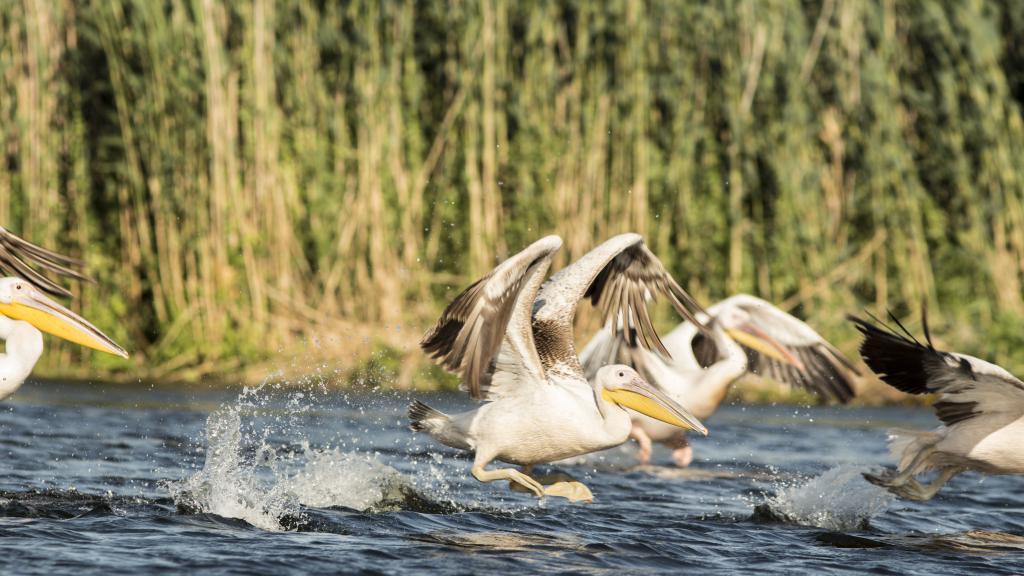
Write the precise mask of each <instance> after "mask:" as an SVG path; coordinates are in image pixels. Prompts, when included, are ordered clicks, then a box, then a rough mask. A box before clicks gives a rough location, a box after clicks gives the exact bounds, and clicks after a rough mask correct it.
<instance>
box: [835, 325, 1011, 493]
mask: <svg viewBox="0 0 1024 576" xmlns="http://www.w3.org/2000/svg"><path fill="white" fill-rule="evenodd" d="M890 316H892V315H891V314H890ZM892 319H893V321H895V322H896V324H897V326H899V328H900V329H901V330H902V331H903V332H904V333H905V334H906V336H904V335H903V334H900V333H899V332H896V331H895V330H893V329H891V328H889V327H888V326H885V327H884V329H883V328H881V327H879V326H877V325H875V324H872V323H870V322H867V321H865V320H862V319H860V318H855V317H852V316H851V317H850V320H852V321H853V322H854V323H856V325H857V328H858V329H859V330H860V331H861V332H862V333H863V334H864V342H863V343H862V344H861V346H860V355H861V357H863V358H864V362H866V363H867V365H868V366H869V367H870V368H871V370H873V371H874V372H875V373H876V374H878V376H879V377H880V378H881V379H882V380H883V381H884V382H885V383H886V384H888V385H890V386H892V387H893V388H896V389H897V390H902V391H903V392H909V393H911V394H929V393H936V394H939V400H938V401H937V402H935V404H934V407H935V412H936V414H938V416H939V420H941V421H942V425H941V426H939V427H938V428H936V429H935V430H932V431H915V430H891V431H890V437H889V438H890V440H889V448H890V450H891V451H892V453H893V455H894V456H896V458H898V460H899V466H898V468H897V469H896V470H895V471H893V470H886V471H885V472H883V473H881V474H878V475H875V474H864V477H865V478H866V479H867V480H868V481H869V482H871V483H872V484H876V485H878V486H882V487H884V488H888V489H889V491H890V492H892V493H894V494H896V495H897V496H901V497H903V498H909V499H912V500H929V499H931V498H932V497H933V496H935V494H937V493H938V492H939V490H940V489H941V488H942V487H943V486H944V485H945V484H946V482H948V481H949V479H950V478H952V477H953V476H956V475H957V474H959V473H961V472H964V471H966V470H975V471H978V472H982V473H985V474H1024V450H1021V446H1022V445H1024V382H1021V381H1020V379H1018V378H1017V377H1015V376H1014V375H1012V374H1010V373H1009V372H1007V371H1006V370H1004V369H1003V368H1002V367H1000V366H996V365H995V364H992V363H990V362H986V361H984V360H979V359H978V358H975V357H973V356H968V355H966V354H958V353H955V352H943V351H941V350H937V349H936V348H935V346H933V345H932V338H931V334H929V332H928V322H927V319H926V318H925V314H924V313H922V324H923V325H924V335H925V344H921V343H920V342H918V341H917V339H915V338H914V337H913V335H912V334H911V333H910V332H909V331H908V330H907V329H906V328H905V327H904V326H903V324H902V323H900V321H899V320H898V319H897V318H896V317H895V316H892ZM879 324H881V323H880V322H879ZM883 326H884V325H883ZM929 470H938V476H937V477H936V478H935V479H934V480H933V481H932V482H931V483H930V484H923V485H922V484H921V482H920V481H918V479H917V478H915V477H914V476H915V475H917V474H922V473H924V472H927V471H929Z"/></svg>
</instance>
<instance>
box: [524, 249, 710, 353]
mask: <svg viewBox="0 0 1024 576" xmlns="http://www.w3.org/2000/svg"><path fill="white" fill-rule="evenodd" d="M659 294H660V295H663V296H665V297H667V298H668V300H669V302H671V303H672V305H673V307H675V309H676V310H677V311H678V312H679V314H681V315H682V316H683V317H685V318H687V319H689V320H691V321H695V320H694V316H693V314H694V313H696V312H697V311H698V310H700V306H699V305H698V304H697V303H696V301H694V300H693V298H691V297H690V295H689V294H687V293H686V291H685V290H683V288H682V287H681V286H679V284H678V283H676V281H675V280H674V279H673V278H672V276H671V275H670V274H669V273H668V271H667V270H665V267H664V266H663V265H662V264H661V261H659V260H658V258H657V257H656V256H655V255H654V254H653V253H652V252H651V251H650V250H649V249H648V248H647V246H646V245H644V241H643V238H642V237H641V236H640V235H639V234H620V235H618V236H615V237H614V238H611V239H610V240H608V241H606V242H604V243H603V244H601V245H600V246H598V247H597V248H594V249H593V250H591V251H590V252H588V253H587V254H585V255H584V256H583V257H582V258H580V259H579V260H577V261H576V262H574V263H572V264H570V265H569V266H566V267H565V268H563V269H562V270H559V271H558V273H557V274H555V275H554V276H552V277H551V279H550V280H549V281H548V282H547V283H546V284H545V285H544V287H543V288H542V289H541V293H540V296H539V297H538V309H537V310H535V311H534V331H535V332H537V335H538V338H542V339H543V340H544V342H543V343H542V344H541V346H540V355H541V360H542V361H543V362H544V363H545V366H550V365H552V364H555V363H566V364H568V365H569V366H571V367H573V368H579V369H580V370H582V368H580V367H579V362H578V359H577V358H576V352H575V347H574V346H573V342H572V340H573V338H572V335H573V334H572V323H573V318H574V317H575V315H576V306H577V304H578V302H579V301H580V300H581V299H583V298H590V301H591V302H592V303H593V304H594V305H596V306H598V308H599V309H600V310H601V316H602V322H603V323H604V324H605V325H609V326H611V329H612V332H613V334H614V335H615V337H616V338H622V339H624V340H625V342H626V343H627V344H628V345H630V346H633V347H635V346H637V345H638V344H639V345H641V346H643V347H644V348H646V349H648V350H656V351H657V352H659V353H661V354H662V355H663V356H665V357H666V358H667V357H669V356H670V354H669V352H668V350H666V349H665V345H664V344H663V343H662V342H661V338H659V337H658V333H657V332H656V331H655V329H654V324H653V323H652V322H651V318H650V314H649V313H648V310H647V302H648V300H651V299H653V298H654V297H655V296H656V295H659ZM698 325H701V324H699V323H698ZM701 326H702V325H701Z"/></svg>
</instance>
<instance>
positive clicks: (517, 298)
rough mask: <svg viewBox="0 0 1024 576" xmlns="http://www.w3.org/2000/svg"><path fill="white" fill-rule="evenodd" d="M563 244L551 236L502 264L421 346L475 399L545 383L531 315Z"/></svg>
mask: <svg viewBox="0 0 1024 576" xmlns="http://www.w3.org/2000/svg"><path fill="white" fill-rule="evenodd" d="M561 246H562V240H561V238H559V237H558V236H548V237H545V238H542V239H540V240H538V241H537V242H534V243H533V244H531V245H530V246H528V247H527V248H526V249H525V250H523V251H522V252H520V253H518V254H516V255H515V256H513V257H511V258H509V259H508V260H505V261H504V262H502V263H501V264H499V265H498V267H497V268H495V269H494V270H492V271H491V272H490V273H488V274H487V275H486V276H484V277H483V278H481V279H479V280H477V281H476V282H474V283H473V284H472V285H471V286H470V287H469V288H466V290H465V291H464V292H462V293H461V294H459V295H458V296H457V297H456V298H455V300H453V301H452V302H451V303H450V304H449V305H448V307H447V308H445V310H444V312H443V313H442V314H441V318H440V319H439V320H438V321H437V324H436V325H434V327H433V328H431V329H430V331H428V332H427V334H426V335H425V336H424V337H423V340H422V341H421V342H420V347H421V348H423V351H424V352H426V353H427V354H428V355H429V356H430V357H431V358H433V359H434V360H435V361H436V362H437V363H438V364H440V365H441V366H444V367H445V368H446V369H448V370H449V371H451V372H453V373H455V374H458V375H460V376H462V379H463V387H464V389H465V390H466V391H468V392H469V395H470V396H471V397H473V398H475V399H478V400H479V399H494V398H497V397H500V396H503V395H505V394H508V393H509V385H511V384H513V383H522V382H543V381H545V379H546V378H545V372H544V368H543V367H542V364H541V362H540V360H539V358H538V357H537V351H536V345H535V343H534V339H533V330H532V328H531V324H530V314H531V312H532V310H533V303H534V300H535V299H536V296H537V291H538V289H539V288H540V285H541V284H542V283H543V281H544V275H545V274H546V273H547V269H548V267H549V266H550V265H551V257H552V256H553V255H554V253H555V252H557V251H558V250H559V248H561Z"/></svg>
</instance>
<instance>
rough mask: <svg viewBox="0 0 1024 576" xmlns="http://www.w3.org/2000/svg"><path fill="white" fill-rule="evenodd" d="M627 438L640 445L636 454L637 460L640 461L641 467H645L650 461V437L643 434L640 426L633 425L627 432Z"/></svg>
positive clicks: (645, 433)
mask: <svg viewBox="0 0 1024 576" xmlns="http://www.w3.org/2000/svg"><path fill="white" fill-rule="evenodd" d="M629 437H630V438H632V439H634V440H636V443H637V444H639V445H640V452H639V453H638V454H637V458H639V459H640V464H641V465H646V464H647V463H648V462H650V461H651V437H650V436H648V435H647V432H644V429H643V428H641V427H640V426H638V425H636V424H633V428H632V429H630V431H629Z"/></svg>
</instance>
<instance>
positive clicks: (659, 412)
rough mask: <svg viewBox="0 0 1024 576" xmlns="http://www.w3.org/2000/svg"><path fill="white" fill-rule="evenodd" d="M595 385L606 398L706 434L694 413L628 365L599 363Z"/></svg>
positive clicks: (607, 400) (664, 420)
mask: <svg viewBox="0 0 1024 576" xmlns="http://www.w3.org/2000/svg"><path fill="white" fill-rule="evenodd" d="M594 388H595V392H598V393H599V394H600V396H601V398H602V399H604V400H605V401H606V402H610V403H612V404H615V405H617V406H621V407H623V408H630V409H632V410H636V411H637V412H639V413H641V414H644V415H646V416H650V417H651V418H654V419H656V420H661V421H662V422H665V423H668V424H671V425H673V426H678V427H680V428H685V429H687V430H696V431H697V432H700V433H701V434H703V435H705V436H707V434H708V429H707V428H705V427H704V425H703V424H701V423H700V420H698V419H697V417H696V416H694V415H693V414H690V413H689V411H687V410H686V408H683V407H682V406H680V405H679V404H678V403H677V402H676V401H674V400H672V399H671V398H669V397H668V395H667V394H665V393H664V392H662V391H661V390H658V389H657V388H655V387H654V386H652V385H651V384H650V383H649V382H648V381H647V380H644V379H643V377H642V376H640V374H638V373H637V371H636V370H634V369H632V368H630V367H629V366H626V365H624V364H611V365H609V366H604V367H602V368H601V369H600V370H598V371H597V376H596V377H595V378H594ZM598 407H599V408H600V407H601V402H598Z"/></svg>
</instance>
